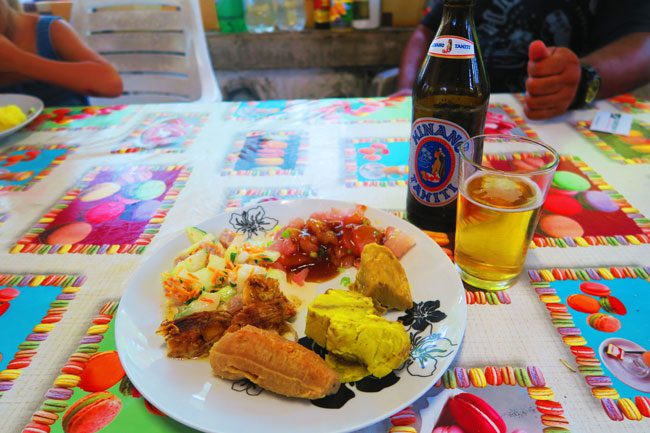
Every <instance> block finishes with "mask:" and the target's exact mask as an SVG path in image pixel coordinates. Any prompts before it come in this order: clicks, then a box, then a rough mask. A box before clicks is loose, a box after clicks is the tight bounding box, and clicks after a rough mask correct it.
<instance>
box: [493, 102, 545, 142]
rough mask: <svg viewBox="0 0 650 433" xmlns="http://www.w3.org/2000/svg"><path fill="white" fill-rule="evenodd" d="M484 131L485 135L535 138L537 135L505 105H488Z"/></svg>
mask: <svg viewBox="0 0 650 433" xmlns="http://www.w3.org/2000/svg"><path fill="white" fill-rule="evenodd" d="M484 131H485V132H484V133H485V134H509V135H520V136H522V137H530V138H537V133H536V132H535V131H534V130H533V129H531V128H530V126H528V125H527V124H526V122H525V121H524V119H523V118H522V117H521V116H519V115H518V114H517V113H516V112H515V110H513V109H512V107H510V106H509V105H506V104H490V108H489V109H488V112H487V116H486V118H485V129H484Z"/></svg>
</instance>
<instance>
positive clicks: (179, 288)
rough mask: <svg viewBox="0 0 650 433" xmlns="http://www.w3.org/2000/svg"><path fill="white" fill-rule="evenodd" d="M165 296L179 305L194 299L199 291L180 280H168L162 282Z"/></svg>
mask: <svg viewBox="0 0 650 433" xmlns="http://www.w3.org/2000/svg"><path fill="white" fill-rule="evenodd" d="M163 287H164V289H165V296H166V297H167V298H171V299H173V300H174V301H176V302H177V303H179V304H182V303H184V302H187V301H189V300H190V299H193V298H196V297H197V296H198V295H199V293H201V291H200V290H199V289H197V288H195V287H193V286H192V285H191V284H190V283H189V282H188V281H181V280H180V278H173V277H172V278H168V279H166V280H165V281H164V282H163Z"/></svg>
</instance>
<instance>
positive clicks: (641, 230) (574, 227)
mask: <svg viewBox="0 0 650 433" xmlns="http://www.w3.org/2000/svg"><path fill="white" fill-rule="evenodd" d="M485 158H487V159H488V160H489V161H490V163H491V165H492V166H493V167H494V168H497V169H501V170H512V169H516V168H517V166H519V165H521V164H523V165H525V166H530V165H531V164H532V165H535V164H539V163H541V164H543V162H542V159H541V158H540V157H539V156H538V155H522V154H509V155H501V154H499V155H485ZM649 233H650V220H648V219H647V218H646V217H644V216H643V215H641V214H640V213H639V211H638V210H637V209H636V208H634V207H632V205H630V204H629V203H628V202H627V201H626V200H625V198H624V197H623V196H622V195H621V194H619V193H618V192H616V191H615V190H614V189H613V188H612V187H611V186H610V185H608V184H607V182H606V181H605V180H604V179H603V178H602V177H601V176H600V175H599V174H598V173H596V172H595V171H594V170H593V169H592V168H591V167H589V166H588V165H587V164H586V163H585V162H584V161H582V160H581V159H580V158H578V157H577V156H570V155H563V156H560V164H559V166H558V167H557V171H556V172H555V175H554V177H553V183H552V185H551V188H550V190H549V193H548V196H547V198H546V202H545V203H544V206H543V207H542V210H541V215H540V219H539V223H538V225H537V230H536V232H535V234H534V235H533V245H532V247H576V246H581V247H588V246H592V245H639V244H647V243H649V242H650V236H649Z"/></svg>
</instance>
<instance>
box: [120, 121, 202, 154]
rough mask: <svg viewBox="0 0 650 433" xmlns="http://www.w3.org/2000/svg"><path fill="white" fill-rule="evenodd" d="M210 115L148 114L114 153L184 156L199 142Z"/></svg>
mask: <svg viewBox="0 0 650 433" xmlns="http://www.w3.org/2000/svg"><path fill="white" fill-rule="evenodd" d="M209 116H210V114H209V113H148V114H146V115H145V116H144V118H143V119H142V122H140V123H138V125H137V126H136V127H135V129H134V130H133V131H131V133H130V134H129V135H128V137H126V138H125V139H123V140H122V141H121V142H120V143H118V144H117V145H116V146H115V148H114V149H113V150H111V153H135V152H155V153H175V152H182V151H183V150H185V148H186V147H187V146H190V145H191V144H192V143H194V140H196V136H197V135H198V134H199V132H200V131H201V128H202V127H203V125H204V124H205V122H206V121H207V120H208V117H209Z"/></svg>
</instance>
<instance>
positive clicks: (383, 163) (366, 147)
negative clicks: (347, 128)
mask: <svg viewBox="0 0 650 433" xmlns="http://www.w3.org/2000/svg"><path fill="white" fill-rule="evenodd" d="M409 148H410V142H409V139H408V137H401V138H386V137H371V138H354V139H346V140H345V141H344V142H343V153H344V156H345V173H344V175H345V186H347V187H357V186H404V185H406V179H407V173H408V157H409Z"/></svg>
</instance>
